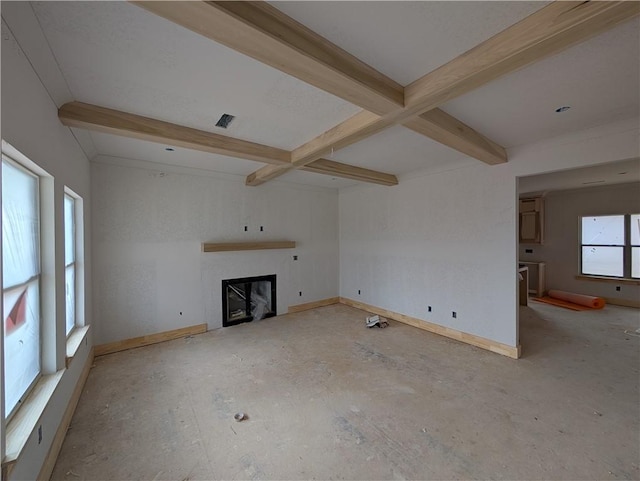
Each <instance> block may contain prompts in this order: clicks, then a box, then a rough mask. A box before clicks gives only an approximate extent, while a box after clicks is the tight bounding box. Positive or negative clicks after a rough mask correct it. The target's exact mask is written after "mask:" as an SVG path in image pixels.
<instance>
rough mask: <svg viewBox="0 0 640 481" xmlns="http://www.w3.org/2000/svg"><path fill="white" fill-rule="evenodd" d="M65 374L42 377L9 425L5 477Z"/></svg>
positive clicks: (4, 462)
mask: <svg viewBox="0 0 640 481" xmlns="http://www.w3.org/2000/svg"><path fill="white" fill-rule="evenodd" d="M63 374H64V369H61V370H60V371H58V372H56V373H55V374H48V375H45V376H42V377H41V378H40V380H39V381H38V382H37V383H36V385H35V387H34V388H33V391H32V392H31V393H30V394H29V395H28V396H27V399H25V401H24V402H23V403H22V406H20V408H19V409H18V410H17V412H16V414H15V416H13V418H11V420H10V421H9V423H8V424H7V431H6V455H5V457H4V459H3V460H2V472H3V475H4V474H5V473H10V472H11V471H12V469H13V465H14V464H15V463H16V461H17V460H18V457H19V456H20V453H21V452H22V450H23V448H24V446H25V444H27V440H28V439H29V436H31V433H33V431H34V429H35V427H36V425H37V424H38V423H39V422H40V418H41V417H42V413H43V412H44V410H45V408H46V406H47V404H48V402H49V400H50V399H51V396H52V395H53V393H54V392H55V390H56V388H57V387H58V384H59V383H60V380H61V379H62V375H63ZM3 479H5V478H3Z"/></svg>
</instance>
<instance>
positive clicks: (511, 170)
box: [340, 119, 640, 353]
mask: <svg viewBox="0 0 640 481" xmlns="http://www.w3.org/2000/svg"><path fill="white" fill-rule="evenodd" d="M639 131H640V130H639V128H638V119H630V120H626V121H621V122H617V123H615V124H610V125H606V126H600V127H596V128H593V129H589V130H585V131H582V132H578V133H574V134H571V135H565V136H562V137H557V138H554V139H550V140H548V141H545V142H538V143H536V144H531V145H526V146H522V147H518V148H514V149H510V150H509V162H508V163H506V164H502V165H498V166H488V165H484V164H482V163H479V162H478V163H472V164H470V165H468V166H466V167H460V168H455V169H451V170H448V171H441V172H423V173H422V174H420V175H417V174H414V175H411V176H405V177H403V178H401V179H400V184H399V185H398V186H395V187H391V188H384V187H377V186H357V187H352V188H347V189H343V190H341V191H340V296H342V297H347V298H351V299H355V300H358V301H362V302H365V303H368V304H373V305H375V306H378V307H382V308H384V309H388V310H391V311H394V312H398V313H401V314H406V315H409V316H412V317H415V318H418V319H424V320H426V321H429V322H433V323H436V324H440V325H442V326H446V327H451V328H453V329H457V330H460V331H464V332H468V333H470V334H474V335H477V336H481V337H485V338H488V339H492V340H495V341H498V342H501V343H504V344H507V345H510V346H516V345H517V343H518V323H517V319H518V307H517V277H516V265H517V260H518V259H517V256H518V249H517V246H518V241H517V208H516V206H517V192H516V185H517V177H518V176H522V175H530V174H535V173H542V172H548V171H552V170H562V169H569V168H574V167H579V166H584V165H591V164H597V163H603V162H608V161H615V160H620V159H626V158H633V157H637V156H638V154H639V152H638V150H639V145H640V144H639ZM358 290H360V294H358ZM428 306H432V311H431V312H428ZM453 311H455V312H456V314H457V317H456V318H453V317H452V312H453ZM524 348H525V353H526V346H524Z"/></svg>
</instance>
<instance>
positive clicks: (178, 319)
mask: <svg viewBox="0 0 640 481" xmlns="http://www.w3.org/2000/svg"><path fill="white" fill-rule="evenodd" d="M175 153H176V156H179V155H180V151H179V149H178V150H176V152H175ZM115 162H117V159H112V158H106V157H98V158H97V159H96V162H94V163H92V167H91V173H92V175H91V179H92V194H93V213H92V215H93V242H94V244H93V249H94V251H93V252H94V272H95V297H96V302H95V312H94V318H95V333H94V339H95V341H96V344H102V343H107V342H113V341H118V340H121V339H127V338H132V337H136V336H141V335H145V334H151V333H156V332H162V331H166V330H170V329H176V328H180V327H185V326H189V325H194V324H201V323H206V324H207V325H208V326H209V329H215V328H218V327H221V326H222V304H221V296H222V284H221V281H222V280H223V279H231V278H237V277H251V276H260V275H267V274H276V275H277V301H278V313H279V314H283V313H286V312H287V308H288V306H289V305H294V304H301V303H305V302H311V301H316V300H320V299H325V298H329V297H335V296H337V294H338V291H337V285H338V230H337V224H338V222H337V219H338V195H337V191H336V190H334V189H322V188H314V187H304V186H296V185H294V184H289V183H284V182H274V183H269V184H267V185H264V186H261V187H257V188H256V187H246V186H245V185H244V178H243V177H240V176H234V175H228V174H215V173H212V172H205V171H198V170H193V169H180V168H177V167H169V166H167V167H166V168H165V167H162V170H158V169H159V167H158V164H150V163H144V162H135V161H133V160H124V161H122V160H120V162H119V163H120V164H122V165H115V164H114V163H115ZM134 165H135V167H132V166H134ZM245 226H247V229H248V230H247V231H246V232H245V230H244V227H245ZM260 226H262V227H263V229H264V230H263V231H260ZM251 240H293V241H296V242H297V247H296V248H295V249H283V250H262V251H242V252H212V253H203V252H202V247H201V244H202V243H203V242H215V241H222V242H224V241H227V242H228V241H251ZM294 255H297V256H298V260H293V256H294ZM300 292H302V296H300V295H299V293H300Z"/></svg>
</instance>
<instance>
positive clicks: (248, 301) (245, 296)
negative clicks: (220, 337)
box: [222, 275, 277, 327]
mask: <svg viewBox="0 0 640 481" xmlns="http://www.w3.org/2000/svg"><path fill="white" fill-rule="evenodd" d="M276 314H277V307H276V276H275V275H269V276H260V277H245V278H241V279H227V280H223V281H222V325H223V326H224V327H226V326H233V325H235V324H240V323H241V322H250V321H256V320H259V319H265V318H267V317H273V316H275V315H276Z"/></svg>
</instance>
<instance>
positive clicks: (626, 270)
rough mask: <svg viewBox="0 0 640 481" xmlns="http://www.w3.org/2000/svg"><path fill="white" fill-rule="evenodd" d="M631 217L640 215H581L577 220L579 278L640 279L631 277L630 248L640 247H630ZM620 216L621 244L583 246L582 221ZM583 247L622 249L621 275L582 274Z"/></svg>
mask: <svg viewBox="0 0 640 481" xmlns="http://www.w3.org/2000/svg"><path fill="white" fill-rule="evenodd" d="M632 215H640V214H600V215H581V216H579V218H578V229H579V236H578V237H579V240H580V242H579V249H578V256H579V268H580V275H581V276H589V277H596V278H603V279H606V278H609V279H630V280H636V279H640V277H633V276H632V269H631V263H632V247H640V245H635V244H634V245H632V244H631V216H632ZM618 216H621V217H622V218H623V239H624V241H623V244H585V243H584V242H583V239H582V223H583V220H584V219H587V218H592V217H595V218H597V217H618ZM584 247H619V248H621V249H622V275H621V276H616V275H612V274H589V273H585V272H584V262H583V256H582V250H583V248H584Z"/></svg>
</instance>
